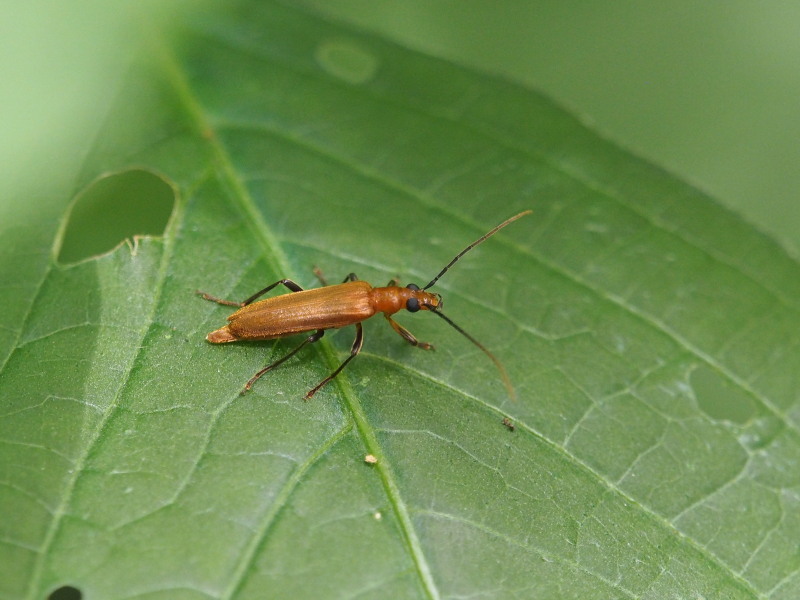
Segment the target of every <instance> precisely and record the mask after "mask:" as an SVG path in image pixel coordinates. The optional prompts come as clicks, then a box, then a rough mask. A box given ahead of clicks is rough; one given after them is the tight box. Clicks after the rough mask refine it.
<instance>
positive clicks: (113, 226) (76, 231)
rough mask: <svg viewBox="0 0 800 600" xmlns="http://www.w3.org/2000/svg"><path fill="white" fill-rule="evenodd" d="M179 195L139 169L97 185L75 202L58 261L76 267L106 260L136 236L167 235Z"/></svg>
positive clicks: (109, 177)
mask: <svg viewBox="0 0 800 600" xmlns="http://www.w3.org/2000/svg"><path fill="white" fill-rule="evenodd" d="M174 204H175V192H174V190H173V189H172V187H171V186H170V185H169V184H168V183H167V182H166V181H165V180H164V179H163V178H161V177H159V176H158V175H155V174H154V173H150V172H149V171H143V170H140V169H137V170H131V171H125V172H123V173H114V174H112V175H107V176H105V177H102V178H100V179H97V180H96V181H94V182H93V183H91V184H90V185H89V187H87V188H86V189H85V190H84V191H83V192H81V193H80V194H79V195H78V197H77V198H76V199H75V202H74V204H73V205H72V209H71V210H70V214H69V221H68V222H67V226H66V229H65V231H64V235H63V238H62V243H61V249H60V250H59V253H58V260H59V262H61V263H75V262H78V261H81V260H84V259H86V258H91V257H93V256H97V255H98V254H104V253H106V252H109V251H110V250H113V249H114V248H116V247H117V246H118V245H119V244H120V243H121V242H122V241H123V240H125V239H130V238H133V236H136V235H156V236H158V235H163V233H164V228H165V227H166V226H167V221H168V220H169V216H170V214H171V213H172V208H173V206H174Z"/></svg>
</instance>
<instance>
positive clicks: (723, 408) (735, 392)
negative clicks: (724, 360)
mask: <svg viewBox="0 0 800 600" xmlns="http://www.w3.org/2000/svg"><path fill="white" fill-rule="evenodd" d="M690 380H691V384H692V388H693V389H694V395H695V397H696V398H697V404H698V406H699V407H700V410H702V411H703V412H704V413H706V414H707V415H708V416H709V417H711V418H712V419H715V420H719V421H730V422H732V423H738V424H744V423H747V422H748V421H749V420H750V419H752V418H753V417H754V416H755V412H756V407H755V405H754V404H753V400H752V399H751V398H750V396H749V395H748V394H747V392H745V391H744V390H742V389H741V388H738V387H736V386H734V385H732V384H731V383H730V382H729V381H728V380H726V379H724V378H723V377H722V376H721V375H720V374H719V373H717V372H716V371H713V370H711V369H709V368H707V367H700V368H698V369H695V370H694V371H692V375H691V377H690Z"/></svg>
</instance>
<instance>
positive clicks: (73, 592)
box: [47, 585, 83, 600]
mask: <svg viewBox="0 0 800 600" xmlns="http://www.w3.org/2000/svg"><path fill="white" fill-rule="evenodd" d="M81 598H83V594H82V593H81V591H80V590H79V589H78V588H75V587H72V586H71V585H62V586H61V587H60V588H58V589H56V590H53V591H52V592H50V595H49V596H47V600H81Z"/></svg>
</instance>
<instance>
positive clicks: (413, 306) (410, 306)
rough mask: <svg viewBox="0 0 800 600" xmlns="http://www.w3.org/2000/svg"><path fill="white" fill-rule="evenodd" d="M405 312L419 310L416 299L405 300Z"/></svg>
mask: <svg viewBox="0 0 800 600" xmlns="http://www.w3.org/2000/svg"><path fill="white" fill-rule="evenodd" d="M406 310H407V311H408V312H417V311H418V310H419V300H417V299H416V298H409V299H408V300H406Z"/></svg>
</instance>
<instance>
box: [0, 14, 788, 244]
mask: <svg viewBox="0 0 800 600" xmlns="http://www.w3.org/2000/svg"><path fill="white" fill-rule="evenodd" d="M297 3H298V4H302V5H304V6H307V7H309V9H312V10H315V11H319V12H321V13H324V14H328V15H330V16H331V17H333V18H336V19H339V20H342V21H346V22H351V23H354V24H356V25H358V26H360V27H362V28H365V29H367V30H370V31H374V32H376V33H378V34H380V35H383V36H385V37H388V38H390V39H392V40H396V41H397V42H398V43H400V44H403V45H406V46H408V47H411V48H414V49H418V50H420V51H423V52H427V53H430V54H434V55H437V56H440V57H445V58H450V59H452V60H454V61H457V62H459V63H462V64H464V65H469V66H473V67H475V68H478V69H482V70H486V71H489V72H494V73H499V74H502V75H504V76H506V77H507V78H509V79H512V80H515V81H518V82H520V83H522V84H523V85H526V86H529V87H531V88H534V89H536V90H538V91H540V92H542V93H544V94H546V95H548V96H550V97H551V98H553V99H554V100H555V101H556V102H558V103H560V104H562V105H564V106H566V107H567V108H568V109H569V110H571V111H573V112H574V113H575V114H576V115H577V116H579V117H580V118H582V119H584V120H585V121H587V122H588V123H590V126H591V127H593V128H595V129H596V130H597V131H599V132H600V133H601V134H603V135H605V136H607V137H610V138H611V139H613V140H615V141H616V142H618V143H619V144H620V145H622V146H623V147H627V148H629V149H630V150H631V151H633V152H634V153H636V154H638V155H641V156H643V157H645V158H648V159H650V160H651V161H653V162H654V163H656V164H658V165H661V166H663V167H664V168H666V169H667V170H669V171H671V172H673V173H675V174H676V175H677V176H679V177H681V178H683V179H685V180H687V181H689V182H690V183H692V184H694V185H696V186H698V187H699V188H701V189H702V190H704V191H706V192H708V193H710V194H711V195H712V196H714V197H715V198H717V199H718V200H719V201H721V202H722V203H723V204H725V205H727V206H729V207H731V208H732V209H733V210H735V211H737V212H739V213H740V214H742V215H744V216H745V218H746V219H748V220H749V221H750V222H752V223H754V224H755V225H756V226H757V227H759V228H760V229H762V230H763V231H764V232H766V233H767V234H769V235H770V236H772V237H774V238H775V239H777V240H778V241H779V242H780V243H782V244H783V245H784V246H786V247H787V248H788V249H789V251H790V252H791V253H792V254H794V255H795V256H797V255H798V251H800V202H798V200H800V198H799V197H798V196H799V194H798V190H800V168H798V167H800V35H798V32H800V3H797V2H792V1H789V0H775V1H771V2H760V3H755V2H743V1H741V0H732V1H730V2H725V3H701V2H688V1H675V0H673V1H672V2H668V3H653V2H648V3H642V2H632V1H621V0H616V1H613V2H609V1H606V2H603V1H601V2H591V3H589V2H576V1H572V0H567V1H564V0H559V1H547V2H531V1H524V0H504V1H494V2H486V1H482V2H479V1H475V0H438V1H436V2H430V0H404V2H388V1H386V0H337V1H336V2H331V1H330V0H299V1H298V2H297ZM186 10H198V3H187V2H172V3H165V2H162V3H160V4H158V5H155V4H147V3H131V2H114V3H108V2H100V1H97V0H91V1H90V0H82V1H80V2H73V3H69V4H63V3H58V2H55V1H42V0H38V1H36V2H32V3H12V2H9V1H6V2H2V3H0V77H1V78H2V91H0V111H2V115H3V116H2V119H0V139H2V140H3V144H2V150H0V160H2V161H3V164H4V165H6V167H7V168H8V171H7V172H8V173H9V174H12V175H17V178H16V179H17V180H18V179H19V177H20V176H22V174H26V173H27V174H28V176H30V173H31V172H32V173H34V174H36V175H37V176H38V175H40V174H41V170H40V169H39V167H40V166H41V164H42V158H41V157H42V156H44V155H45V154H46V155H47V156H49V157H50V158H49V159H48V168H49V169H53V168H55V167H54V165H55V164H60V163H63V164H64V166H65V168H66V169H69V168H70V167H69V165H70V164H72V165H73V166H74V163H75V161H79V160H80V152H81V150H82V148H85V147H86V145H87V144H90V143H91V132H92V131H93V123H94V122H96V120H97V118H98V115H100V116H102V107H103V105H104V103H105V102H107V101H108V98H109V97H110V96H112V95H113V93H114V89H115V87H116V81H118V78H119V77H121V76H124V75H123V73H124V72H123V70H122V67H121V65H124V64H125V61H126V60H127V59H128V58H129V57H130V56H131V55H132V54H133V53H134V52H135V51H136V50H135V48H136V45H137V44H138V43H140V42H141V41H142V40H143V39H144V40H146V38H147V36H148V33H149V32H150V31H151V26H152V25H153V24H155V23H157V22H158V21H161V22H162V23H165V22H171V23H176V24H179V23H180V20H181V18H182V11H186ZM65 149H66V150H68V151H65ZM53 157H55V158H53ZM23 166H28V167H31V166H32V168H33V171H23V170H22V167H23ZM5 170H6V169H4V171H5ZM8 183H9V180H8V179H6V181H5V184H6V185H7V184H8ZM0 185H3V184H0ZM7 197H8V196H7V193H4V194H3V198H4V201H5V198H7ZM1 209H2V207H1V206H0V217H1V216H2V210H1ZM710 225H712V224H710Z"/></svg>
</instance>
